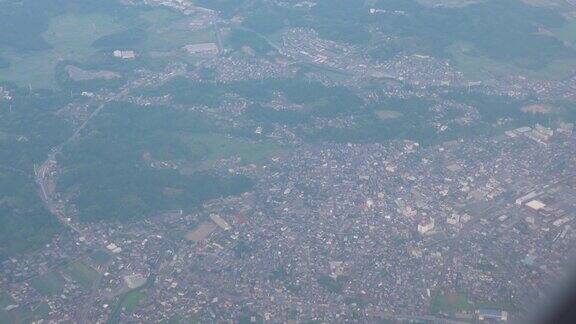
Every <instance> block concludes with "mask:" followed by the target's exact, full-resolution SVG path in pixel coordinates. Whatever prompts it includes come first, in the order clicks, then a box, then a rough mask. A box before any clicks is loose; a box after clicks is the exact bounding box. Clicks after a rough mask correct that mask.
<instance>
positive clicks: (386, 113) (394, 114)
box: [374, 109, 403, 120]
mask: <svg viewBox="0 0 576 324" xmlns="http://www.w3.org/2000/svg"><path fill="white" fill-rule="evenodd" d="M374 113H375V114H376V116H378V118H380V119H381V120H388V119H396V118H400V117H402V116H403V114H402V113H401V112H399V111H395V110H385V109H382V110H376V111H375V112H374Z"/></svg>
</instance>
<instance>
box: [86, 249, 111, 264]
mask: <svg viewBox="0 0 576 324" xmlns="http://www.w3.org/2000/svg"><path fill="white" fill-rule="evenodd" d="M90 259H91V260H92V261H94V262H95V263H96V264H98V265H103V264H105V263H106V262H108V260H110V255H109V254H108V253H106V252H104V251H102V250H97V251H94V252H92V254H90Z"/></svg>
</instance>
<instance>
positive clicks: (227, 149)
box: [182, 134, 283, 169]
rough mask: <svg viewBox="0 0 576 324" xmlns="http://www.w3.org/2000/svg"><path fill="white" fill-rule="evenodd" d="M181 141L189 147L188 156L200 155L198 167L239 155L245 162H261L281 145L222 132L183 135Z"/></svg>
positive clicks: (205, 166) (208, 166) (206, 166)
mask: <svg viewBox="0 0 576 324" xmlns="http://www.w3.org/2000/svg"><path fill="white" fill-rule="evenodd" d="M182 141H183V142H184V143H186V144H187V145H188V147H189V149H190V156H197V157H201V158H200V161H201V166H200V167H197V168H196V169H198V168H200V169H202V168H211V167H212V165H213V164H214V163H215V162H216V161H217V160H219V159H226V158H232V157H239V158H240V159H242V162H244V163H246V164H250V163H254V164H258V163H262V162H264V161H266V160H267V159H268V158H270V157H272V156H273V155H274V154H278V153H280V152H281V151H282V149H283V148H282V147H281V146H280V145H278V144H276V143H274V142H271V141H261V142H252V141H248V140H243V139H240V138H236V137H228V136H225V135H222V134H194V135H183V138H182Z"/></svg>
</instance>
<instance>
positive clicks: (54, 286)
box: [30, 271, 64, 296]
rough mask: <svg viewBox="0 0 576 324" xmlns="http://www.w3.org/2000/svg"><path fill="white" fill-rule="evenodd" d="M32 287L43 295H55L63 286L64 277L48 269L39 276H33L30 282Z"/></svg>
mask: <svg viewBox="0 0 576 324" xmlns="http://www.w3.org/2000/svg"><path fill="white" fill-rule="evenodd" d="M30 284H31V285H32V287H33V288H34V289H36V290H37V291H38V292H39V293H41V294H43V295H47V296H50V295H55V294H58V293H60V292H61V291H62V288H63V287H64V278H62V276H61V275H60V274H59V273H58V272H56V271H50V272H48V273H45V274H43V275H42V276H40V277H36V278H34V279H33V280H32V281H31V283H30Z"/></svg>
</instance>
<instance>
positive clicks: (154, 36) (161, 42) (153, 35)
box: [140, 9, 216, 52]
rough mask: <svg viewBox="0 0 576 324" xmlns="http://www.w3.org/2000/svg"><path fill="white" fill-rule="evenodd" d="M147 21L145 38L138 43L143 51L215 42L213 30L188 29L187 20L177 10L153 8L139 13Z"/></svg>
mask: <svg viewBox="0 0 576 324" xmlns="http://www.w3.org/2000/svg"><path fill="white" fill-rule="evenodd" d="M140 18H142V19H143V20H145V21H147V22H148V23H149V24H150V26H149V27H148V28H147V38H146V40H145V41H144V42H143V43H142V44H141V45H140V49H141V50H144V51H162V52H165V51H176V50H181V49H182V47H183V46H184V45H187V44H194V43H206V42H215V41H216V39H215V34H214V30H213V29H212V28H211V27H209V28H206V29H199V30H190V29H189V26H188V21H187V20H186V19H184V18H183V16H182V15H181V14H179V13H177V12H174V11H171V10H167V9H154V10H149V11H145V12H143V13H141V14H140Z"/></svg>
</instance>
